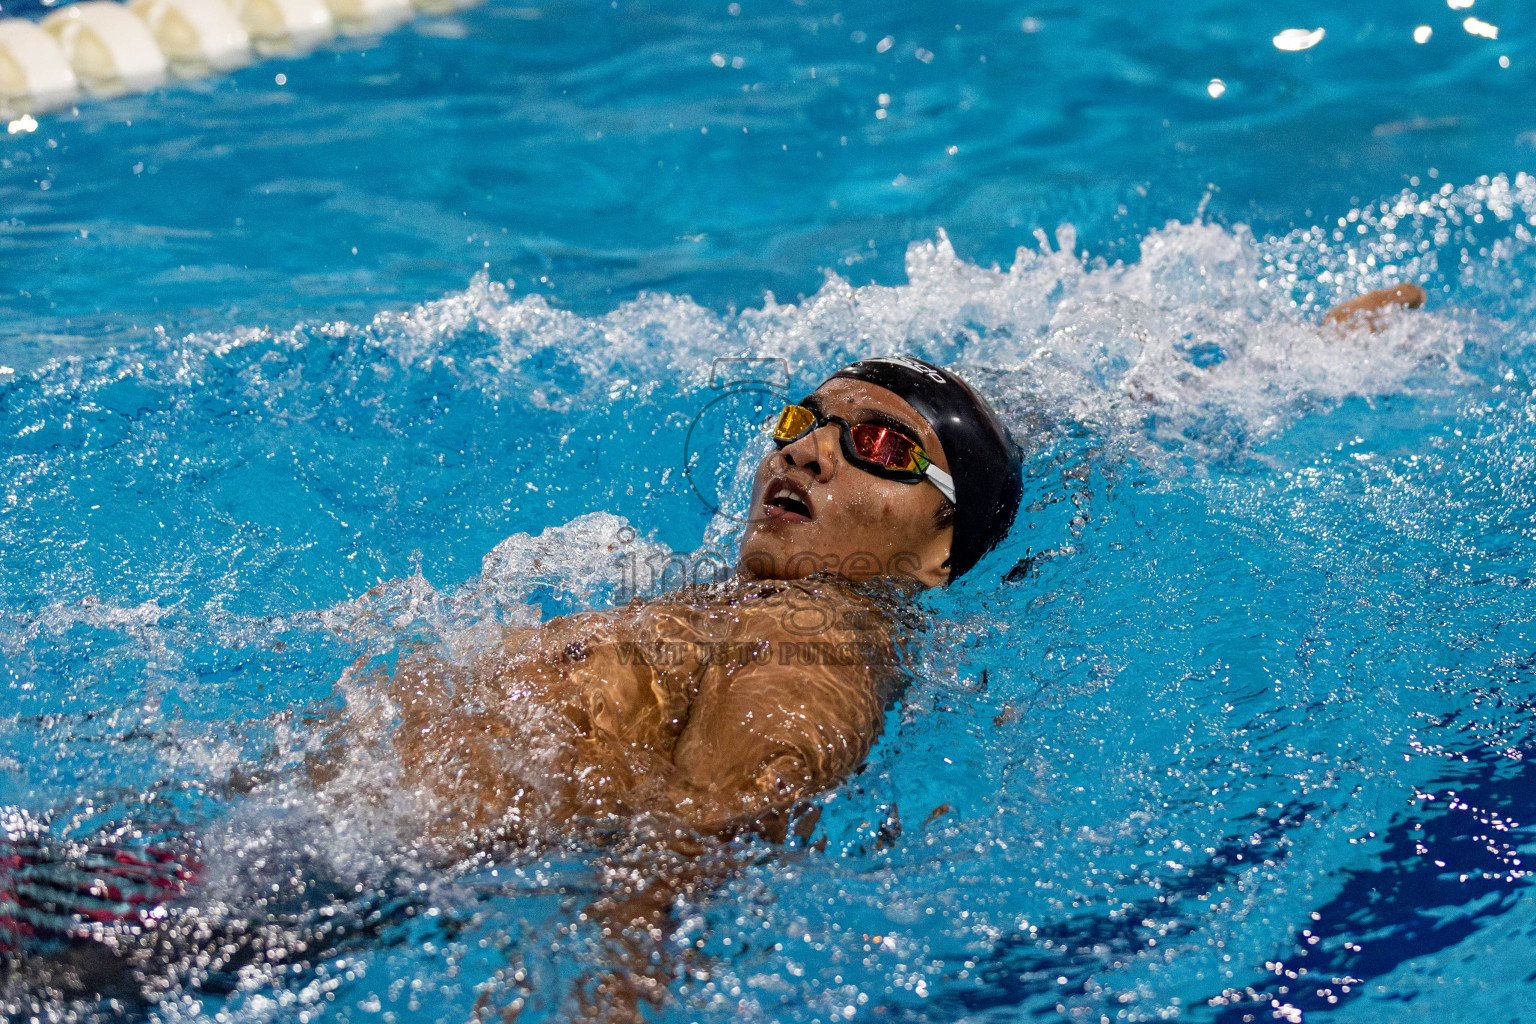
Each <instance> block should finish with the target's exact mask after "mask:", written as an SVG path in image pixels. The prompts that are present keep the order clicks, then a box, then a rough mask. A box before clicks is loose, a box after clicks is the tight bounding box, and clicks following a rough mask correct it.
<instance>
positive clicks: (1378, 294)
mask: <svg viewBox="0 0 1536 1024" xmlns="http://www.w3.org/2000/svg"><path fill="white" fill-rule="evenodd" d="M1424 298H1425V294H1424V289H1423V288H1420V287H1419V286H1418V285H1416V284H1400V285H1398V286H1397V287H1395V288H1378V289H1376V290H1375V291H1373V292H1366V293H1365V294H1364V295H1362V296H1360V297H1359V298H1357V299H1350V300H1349V301H1348V302H1344V303H1341V304H1339V305H1337V306H1334V307H1333V308H1332V309H1330V310H1329V311H1328V314H1327V315H1326V316H1324V317H1323V323H1324V324H1338V325H1339V326H1340V327H1343V328H1344V329H1346V330H1354V329H1356V328H1359V327H1364V328H1366V329H1367V330H1371V331H1378V330H1380V329H1381V323H1380V319H1381V317H1382V315H1383V314H1385V313H1387V312H1390V311H1391V310H1393V309H1395V308H1396V307H1398V306H1406V307H1408V308H1409V309H1418V308H1419V307H1420V306H1422V305H1424Z"/></svg>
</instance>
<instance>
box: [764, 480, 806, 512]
mask: <svg viewBox="0 0 1536 1024" xmlns="http://www.w3.org/2000/svg"><path fill="white" fill-rule="evenodd" d="M763 505H764V506H765V507H766V509H767V512H768V514H769V515H770V516H772V517H774V518H776V519H786V520H789V521H790V522H793V523H808V522H810V521H811V504H810V496H809V495H808V494H806V493H805V491H804V490H803V489H802V488H801V487H800V486H799V485H797V484H795V483H793V482H791V481H789V480H775V481H774V482H773V483H771V484H769V485H768V490H767V492H766V493H765V494H764V495H763Z"/></svg>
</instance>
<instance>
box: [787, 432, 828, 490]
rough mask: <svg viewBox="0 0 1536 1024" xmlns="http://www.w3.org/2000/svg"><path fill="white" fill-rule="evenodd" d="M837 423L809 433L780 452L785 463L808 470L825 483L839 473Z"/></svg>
mask: <svg viewBox="0 0 1536 1024" xmlns="http://www.w3.org/2000/svg"><path fill="white" fill-rule="evenodd" d="M839 429H840V428H839V427H838V425H837V424H836V423H828V424H826V425H825V426H822V427H818V428H817V429H815V430H810V431H807V432H806V433H804V434H802V435H801V436H800V437H798V438H796V439H795V440H794V441H792V442H790V443H789V444H787V445H785V446H784V447H783V448H781V449H780V450H779V454H780V455H782V456H783V457H784V461H785V462H786V463H787V464H788V465H791V466H798V467H800V468H801V469H804V470H807V471H808V472H810V473H811V475H812V476H814V477H815V478H816V479H817V480H820V481H822V482H823V483H825V482H826V481H828V480H830V479H832V475H833V474H834V473H835V472H837V441H838V438H837V432H838V430H839Z"/></svg>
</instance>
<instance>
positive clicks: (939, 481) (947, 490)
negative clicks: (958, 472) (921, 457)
mask: <svg viewBox="0 0 1536 1024" xmlns="http://www.w3.org/2000/svg"><path fill="white" fill-rule="evenodd" d="M923 476H925V477H927V478H928V479H929V480H930V481H932V483H933V486H935V487H937V488H938V489H939V492H940V493H941V494H943V495H944V497H946V498H948V499H949V503H950V504H951V505H953V504H954V503H955V478H954V477H952V476H950V475H949V474H948V473H946V472H944V471H943V470H942V469H940V468H939V467H938V466H935V465H934V464H933V463H931V462H930V463H929V464H928V468H927V469H925V470H923Z"/></svg>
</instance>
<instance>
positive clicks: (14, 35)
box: [0, 0, 482, 135]
mask: <svg viewBox="0 0 1536 1024" xmlns="http://www.w3.org/2000/svg"><path fill="white" fill-rule="evenodd" d="M480 2H482V0H129V2H127V3H116V2H115V0H83V2H81V3H75V4H70V5H69V6H68V7H62V8H59V9H57V10H55V11H52V12H50V13H49V14H48V15H47V16H46V17H44V18H43V19H42V20H41V21H31V20H29V19H27V18H7V19H4V20H0V118H3V119H4V120H7V121H9V131H10V133H11V134H12V135H15V134H18V133H19V132H24V131H32V130H34V129H35V128H36V127H37V121H36V119H35V117H34V115H36V114H43V113H46V112H48V111H51V110H58V109H60V108H62V107H68V106H71V105H73V104H75V103H78V102H79V101H80V100H81V99H84V98H97V99H106V98H110V97H113V96H122V95H126V94H128V93H136V92H147V91H149V90H150V89H155V88H158V87H159V86H161V85H164V84H166V83H167V82H168V81H173V80H175V79H184V78H199V77H202V76H204V75H212V74H223V73H225V72H229V71H233V70H235V69H236V68H240V67H244V66H245V65H247V64H250V63H253V62H254V61H257V60H260V59H262V58H264V57H271V56H279V55H281V56H292V55H295V54H302V53H307V52H308V51H310V50H313V49H315V48H316V47H318V46H321V45H323V44H324V43H326V42H327V41H329V40H331V39H333V38H334V37H336V36H337V35H377V34H379V33H383V32H389V31H392V30H393V29H396V28H398V27H400V26H401V25H402V24H404V23H405V22H407V21H409V20H410V19H411V18H413V17H415V16H416V15H418V14H448V13H452V12H453V11H457V10H463V9H465V8H468V7H473V6H475V5H476V4H477V3H480Z"/></svg>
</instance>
